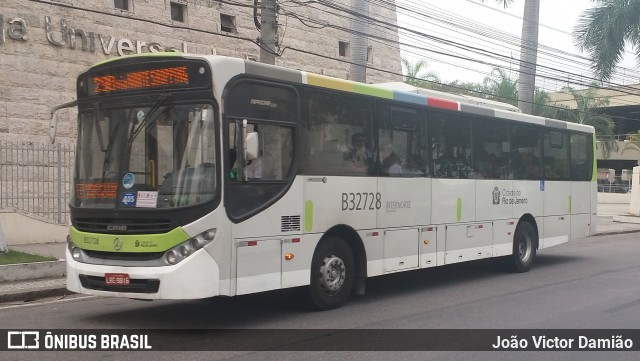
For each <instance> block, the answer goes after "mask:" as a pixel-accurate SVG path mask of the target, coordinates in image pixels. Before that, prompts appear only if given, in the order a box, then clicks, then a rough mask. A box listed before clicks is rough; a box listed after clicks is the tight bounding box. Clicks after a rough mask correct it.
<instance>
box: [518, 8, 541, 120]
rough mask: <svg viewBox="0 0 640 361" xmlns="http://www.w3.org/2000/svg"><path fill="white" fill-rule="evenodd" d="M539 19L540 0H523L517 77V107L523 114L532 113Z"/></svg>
mask: <svg viewBox="0 0 640 361" xmlns="http://www.w3.org/2000/svg"><path fill="white" fill-rule="evenodd" d="M539 20H540V0H525V2H524V14H523V20H522V39H521V43H520V77H519V78H518V108H520V110H522V112H523V113H525V114H531V113H533V97H534V92H535V86H536V62H537V60H538V22H539Z"/></svg>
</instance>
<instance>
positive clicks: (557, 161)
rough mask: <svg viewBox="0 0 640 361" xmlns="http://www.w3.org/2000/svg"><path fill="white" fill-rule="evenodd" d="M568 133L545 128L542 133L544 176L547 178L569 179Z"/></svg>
mask: <svg viewBox="0 0 640 361" xmlns="http://www.w3.org/2000/svg"><path fill="white" fill-rule="evenodd" d="M569 144H570V143H569V134H568V133H567V132H562V131H559V130H546V131H545V134H544V161H543V164H544V177H545V179H549V180H554V179H556V180H563V179H569V165H570V158H569V150H570V148H569Z"/></svg>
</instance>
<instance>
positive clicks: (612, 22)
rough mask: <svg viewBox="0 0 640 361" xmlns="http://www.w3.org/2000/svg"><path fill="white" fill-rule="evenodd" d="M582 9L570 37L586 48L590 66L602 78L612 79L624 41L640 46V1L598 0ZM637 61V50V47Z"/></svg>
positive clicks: (637, 54)
mask: <svg viewBox="0 0 640 361" xmlns="http://www.w3.org/2000/svg"><path fill="white" fill-rule="evenodd" d="M597 3H598V5H596V6H595V7H593V8H591V9H587V10H585V11H584V12H583V13H582V15H581V16H580V18H579V20H578V25H576V27H575V29H574V32H573V36H574V39H575V41H576V45H578V47H580V49H581V50H582V51H586V52H587V54H588V56H589V58H590V59H591V66H592V68H593V70H594V72H595V73H596V75H597V76H598V77H600V78H601V79H603V80H607V79H609V78H611V75H613V72H614V71H615V66H616V65H617V64H618V62H619V61H620V60H621V59H622V56H623V53H624V48H625V42H629V43H630V44H631V45H633V46H634V47H635V48H636V49H640V0H597ZM636 59H637V60H638V61H639V62H640V51H637V50H636Z"/></svg>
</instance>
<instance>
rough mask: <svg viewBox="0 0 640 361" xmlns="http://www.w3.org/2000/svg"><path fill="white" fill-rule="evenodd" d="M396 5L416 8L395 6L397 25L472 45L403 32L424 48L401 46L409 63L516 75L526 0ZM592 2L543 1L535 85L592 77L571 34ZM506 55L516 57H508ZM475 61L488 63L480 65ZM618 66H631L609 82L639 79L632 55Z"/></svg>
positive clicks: (439, 71)
mask: <svg viewBox="0 0 640 361" xmlns="http://www.w3.org/2000/svg"><path fill="white" fill-rule="evenodd" d="M396 3H397V5H398V6H401V7H407V8H410V9H411V10H413V11H414V12H407V11H406V10H402V9H398V24H399V26H405V27H407V28H410V29H412V30H414V31H419V32H421V33H423V34H427V35H430V36H434V37H439V38H443V39H446V40H448V41H455V42H458V43H460V44H462V45H463V46H466V45H470V46H473V47H474V49H472V50H469V51H465V50H462V49H460V48H459V47H451V46H447V45H444V44H442V43H438V42H435V41H425V39H424V37H422V36H420V37H415V36H413V35H411V34H406V33H405V34H403V33H402V32H401V35H400V41H401V43H405V44H406V43H411V44H414V45H416V46H417V47H418V48H427V49H416V48H415V47H411V46H407V45H401V53H402V55H403V56H404V57H406V58H408V59H409V60H411V61H412V62H415V61H417V59H425V60H427V62H428V64H429V65H428V68H427V69H428V70H429V71H432V72H434V73H436V75H438V76H439V77H440V79H441V80H442V81H447V82H449V81H453V80H461V81H464V82H482V80H483V79H484V78H485V77H486V76H487V75H488V74H489V73H490V72H491V69H492V68H493V67H494V66H496V65H497V66H500V67H502V68H503V69H505V70H509V72H510V74H512V77H513V78H514V79H515V78H517V69H518V65H517V62H516V61H515V60H517V59H519V50H518V49H519V42H520V40H519V38H520V34H521V31H522V14H523V10H524V3H525V0H515V1H514V2H513V3H512V4H511V5H510V6H509V7H508V8H507V9H504V8H503V7H502V6H501V5H499V4H498V3H496V2H495V0H485V2H484V3H482V2H480V1H477V0H396ZM594 5H595V3H594V2H592V1H591V0H541V4H540V28H539V38H538V41H539V44H540V46H541V47H542V46H547V47H551V48H552V49H546V50H544V53H541V51H539V53H538V64H539V67H538V74H539V75H540V74H542V75H543V77H538V79H537V81H536V85H537V86H539V87H541V88H543V89H545V90H547V91H555V90H560V89H561V88H562V87H563V86H566V85H572V86H573V87H576V86H577V84H579V83H590V82H592V81H593V80H594V79H593V74H592V72H591V71H590V69H589V63H588V60H586V59H582V58H581V57H586V56H587V54H586V53H582V52H581V51H580V50H579V49H578V48H577V47H576V46H575V45H574V40H573V37H572V35H571V32H572V31H573V30H574V27H575V25H576V24H577V21H578V18H579V16H580V15H581V13H582V12H583V11H584V10H585V9H588V8H590V7H592V6H594ZM460 26H467V27H468V29H467V30H465V29H461V28H460ZM490 37H493V38H494V39H491V38H490ZM496 37H498V39H495V38H496ZM514 37H517V39H516V38H514ZM507 39H508V40H510V41H511V42H513V44H517V45H509V44H507V43H506V42H505V41H504V40H507ZM478 49H481V50H486V51H489V52H491V53H492V55H490V56H482V55H480V54H479V53H478ZM630 50H631V49H630V48H629V49H628V51H630ZM436 52H442V53H444V54H437V53H436ZM445 54H447V55H445ZM450 55H454V56H458V58H456V57H452V56H450ZM510 57H512V58H514V59H515V60H514V61H510V60H509V58H510ZM462 58H473V59H474V60H476V61H469V60H465V59H462ZM478 60H479V61H483V62H485V63H489V64H480V63H478V62H477V61H478ZM620 66H621V67H626V68H629V69H622V70H621V72H620V73H619V74H618V75H617V76H616V77H614V78H612V80H611V82H612V83H614V84H631V83H640V67H638V66H637V65H636V63H635V60H634V56H633V54H631V53H627V55H626V56H625V58H624V59H623V61H622V62H621V63H620Z"/></svg>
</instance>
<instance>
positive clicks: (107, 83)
mask: <svg viewBox="0 0 640 361" xmlns="http://www.w3.org/2000/svg"><path fill="white" fill-rule="evenodd" d="M176 85H189V72H188V71H187V67H186V66H174V67H165V68H160V69H152V70H138V71H128V72H123V73H118V74H107V75H101V76H93V77H90V83H89V92H90V93H91V94H108V93H111V92H115V91H130V90H143V89H153V88H163V87H172V86H176Z"/></svg>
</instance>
